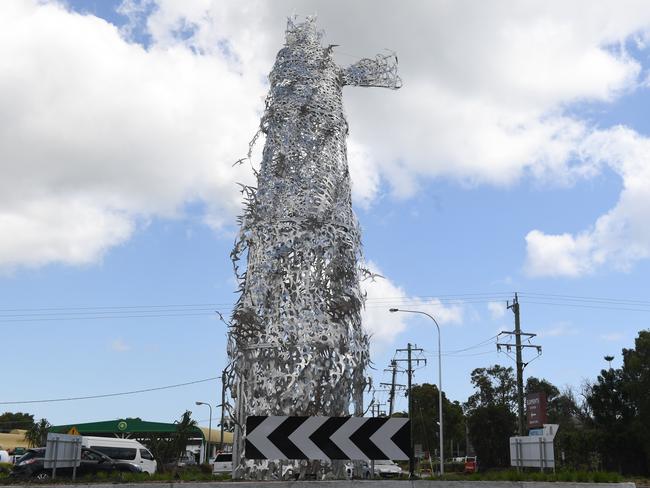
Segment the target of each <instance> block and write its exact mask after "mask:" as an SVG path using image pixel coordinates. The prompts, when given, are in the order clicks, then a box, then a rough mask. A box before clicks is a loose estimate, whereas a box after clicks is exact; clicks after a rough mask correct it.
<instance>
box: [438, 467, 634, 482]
mask: <svg viewBox="0 0 650 488" xmlns="http://www.w3.org/2000/svg"><path fill="white" fill-rule="evenodd" d="M427 479H434V480H435V479H438V477H436V476H432V477H428V478H427ZM443 480H446V481H538V482H556V481H563V482H574V483H620V482H622V481H625V480H624V478H623V476H621V475H620V474H619V473H612V472H608V471H573V470H558V471H557V472H555V473H553V472H550V471H545V472H541V471H532V470H531V471H523V470H522V471H519V472H517V470H515V469H507V470H491V471H484V472H479V473H472V474H461V473H450V474H445V476H444V477H443Z"/></svg>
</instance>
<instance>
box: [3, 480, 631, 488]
mask: <svg viewBox="0 0 650 488" xmlns="http://www.w3.org/2000/svg"><path fill="white" fill-rule="evenodd" d="M16 486H17V485H4V486H0V488H16ZM19 486H22V487H24V486H25V485H19ZM33 486H37V487H38V488H225V487H226V486H234V487H236V488H259V487H266V488H362V487H363V488H369V487H371V486H380V487H381V488H636V485H635V484H634V483H564V482H547V483H542V482H536V481H436V480H415V481H409V480H363V481H362V480H337V481H209V482H192V481H189V482H173V483H157V482H150V483H147V482H145V483H118V484H115V483H75V484H70V485H65V484H58V483H57V484H52V485H48V484H44V483H38V484H34V485H33Z"/></svg>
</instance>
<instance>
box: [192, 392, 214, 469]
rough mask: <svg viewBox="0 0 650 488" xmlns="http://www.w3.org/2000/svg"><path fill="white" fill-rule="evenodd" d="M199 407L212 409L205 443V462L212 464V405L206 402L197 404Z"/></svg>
mask: <svg viewBox="0 0 650 488" xmlns="http://www.w3.org/2000/svg"><path fill="white" fill-rule="evenodd" d="M195 403H196V404H197V405H207V406H208V408H209V409H210V423H209V424H208V441H207V442H206V443H205V462H206V464H207V463H208V462H210V441H211V440H212V405H210V404H209V403H205V402H195Z"/></svg>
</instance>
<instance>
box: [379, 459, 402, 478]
mask: <svg viewBox="0 0 650 488" xmlns="http://www.w3.org/2000/svg"><path fill="white" fill-rule="evenodd" d="M402 474H403V471H402V468H401V467H400V466H399V465H398V464H397V463H395V461H390V460H384V459H379V460H377V461H375V476H381V477H382V478H400V477H401V476H402Z"/></svg>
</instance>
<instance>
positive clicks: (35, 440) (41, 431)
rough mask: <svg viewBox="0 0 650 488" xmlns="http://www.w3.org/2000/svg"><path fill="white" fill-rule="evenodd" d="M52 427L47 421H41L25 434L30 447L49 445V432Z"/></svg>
mask: <svg viewBox="0 0 650 488" xmlns="http://www.w3.org/2000/svg"><path fill="white" fill-rule="evenodd" d="M50 427H52V426H51V425H50V423H49V422H48V421H47V419H41V420H40V421H39V422H38V423H36V424H33V425H32V426H31V427H30V428H29V430H28V431H27V432H25V440H26V441H27V444H29V447H42V446H45V444H46V443H47V432H48V430H49V428H50Z"/></svg>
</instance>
